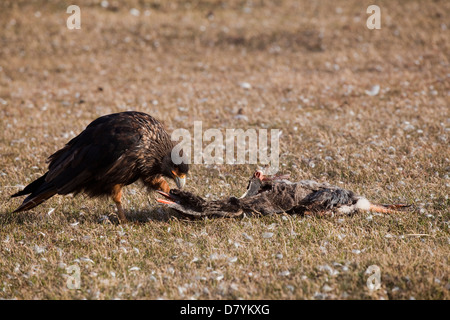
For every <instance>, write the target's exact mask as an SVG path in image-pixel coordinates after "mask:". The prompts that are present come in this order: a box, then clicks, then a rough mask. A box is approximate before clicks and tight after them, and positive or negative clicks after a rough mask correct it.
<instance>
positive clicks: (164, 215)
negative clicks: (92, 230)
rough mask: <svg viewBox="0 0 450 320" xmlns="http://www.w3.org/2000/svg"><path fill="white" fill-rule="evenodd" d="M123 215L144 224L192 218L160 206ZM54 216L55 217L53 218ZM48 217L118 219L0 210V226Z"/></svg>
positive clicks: (74, 213) (107, 214)
mask: <svg viewBox="0 0 450 320" xmlns="http://www.w3.org/2000/svg"><path fill="white" fill-rule="evenodd" d="M125 216H126V217H127V219H128V222H129V223H136V224H144V223H148V222H151V221H155V222H167V221H169V220H171V219H177V220H192V219H189V217H186V216H183V215H182V214H180V213H178V212H176V211H174V210H171V209H162V208H157V207H156V208H152V209H148V210H125ZM55 217H56V219H55ZM48 219H53V221H52V223H61V224H62V223H67V224H71V223H76V222H78V223H80V224H84V223H98V224H105V223H106V224H115V225H118V224H119V219H118V216H117V214H116V213H112V212H111V211H104V210H102V211H101V212H98V213H90V214H89V213H87V214H83V215H80V214H79V211H66V212H61V211H59V212H57V210H55V212H53V214H52V216H51V217H50V216H48V215H46V214H43V213H36V212H33V211H24V212H16V213H13V212H12V211H1V212H0V226H3V225H11V224H16V225H25V224H33V223H39V221H42V222H48Z"/></svg>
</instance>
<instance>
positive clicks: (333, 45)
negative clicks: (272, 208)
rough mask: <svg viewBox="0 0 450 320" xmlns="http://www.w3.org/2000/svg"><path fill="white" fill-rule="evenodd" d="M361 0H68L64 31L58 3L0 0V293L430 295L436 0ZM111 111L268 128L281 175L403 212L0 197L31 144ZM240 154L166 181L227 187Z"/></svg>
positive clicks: (237, 188)
mask: <svg viewBox="0 0 450 320" xmlns="http://www.w3.org/2000/svg"><path fill="white" fill-rule="evenodd" d="M373 2H376V3H375V4H377V5H379V6H380V8H381V29H380V30H369V29H368V28H367V27H366V20H367V18H368V17H369V14H367V13H366V9H367V7H368V6H369V5H371V4H374V3H373ZM373 2H371V1H359V0H350V1H344V0H339V1H294V0H279V1H265V0H252V1H245V0H233V1H219V0H199V1H197V0H193V1H181V0H179V1H163V0H155V1H147V0H139V1H138V0H134V1H133V0H129V1H115V0H114V1H113V0H110V1H109V2H106V1H103V2H101V1H100V0H86V1H77V4H78V5H79V6H80V8H81V29H80V30H69V29H68V28H67V27H66V19H67V18H68V17H69V15H70V14H68V13H66V9H67V7H68V6H69V5H70V4H73V3H72V2H71V1H56V0H53V1H44V0H38V1H14V0H9V1H1V2H0V128H1V130H0V155H1V157H0V298H4V299H449V297H450V293H449V290H450V279H449V271H450V267H449V256H450V250H449V248H450V233H449V217H450V214H449V208H450V200H449V193H450V192H449V191H450V148H449V143H450V112H449V111H450V85H449V84H450V68H449V63H450V61H449V57H450V36H449V28H450V25H449V21H450V20H449V12H450V2H449V1H446V0H440V1H439V0H435V1H420V0H417V1H416V0H412V1H400V0H398V1H373ZM102 4H103V5H102ZM133 9H134V10H133ZM242 83H248V84H250V86H242ZM377 85H378V86H380V90H379V93H378V94H376V95H370V94H368V92H369V93H370V90H371V88H373V86H377ZM125 110H138V111H143V112H147V113H149V114H151V115H153V116H155V117H156V118H158V119H160V120H161V121H162V122H164V124H165V125H166V126H167V128H168V130H169V131H172V130H174V129H177V128H186V129H188V130H192V129H193V122H194V121H202V122H203V129H207V128H216V129H220V130H223V131H224V130H226V129H227V128H241V129H244V130H245V129H248V128H255V129H260V128H268V129H270V128H279V129H281V130H282V133H281V136H280V163H281V165H280V172H281V173H290V174H291V177H292V178H293V179H297V180H298V179H315V180H320V181H328V182H330V183H332V184H336V185H339V186H343V187H346V188H348V189H351V190H354V191H356V192H358V193H361V194H364V195H365V196H367V197H368V198H369V199H371V200H373V201H374V202H378V203H410V204H412V205H413V207H412V210H410V211H409V212H406V213H403V214H401V215H376V214H359V215H354V216H349V217H347V216H344V217H328V218H314V217H302V216H283V215H280V216H270V217H260V218H258V217H252V218H250V217H246V218H243V219H205V220H188V219H185V218H183V217H181V216H179V215H175V214H174V213H173V212H171V211H170V210H169V209H167V208H164V207H163V206H162V205H160V204H159V203H157V202H156V201H155V200H154V199H155V196H156V195H155V194H153V193H148V192H147V191H146V189H145V188H144V187H143V186H142V185H139V184H133V185H130V186H128V187H127V188H126V189H125V194H124V197H125V202H124V205H125V208H126V212H127V216H128V217H129V218H130V220H133V221H134V222H133V223H129V224H126V225H115V224H112V223H110V222H109V220H108V219H104V218H105V216H111V215H113V214H114V213H115V211H116V208H115V206H114V204H113V202H111V201H110V200H107V199H89V198H87V197H85V196H77V197H71V196H66V197H63V196H55V197H53V198H52V199H50V200H49V201H47V202H45V203H44V204H42V205H41V206H39V207H37V208H35V209H33V210H31V211H28V212H22V213H19V214H12V213H11V211H13V210H14V209H15V208H16V207H17V206H18V205H19V204H20V202H21V201H20V199H10V198H9V196H10V195H11V194H12V193H14V192H17V191H18V190H19V189H20V188H21V187H23V186H24V185H26V184H27V183H29V182H30V181H31V180H32V179H35V178H37V177H39V176H40V175H42V174H43V173H44V172H45V171H46V163H45V160H46V158H47V157H48V156H49V155H50V154H52V153H53V152H55V151H56V150H58V149H59V148H61V147H62V146H64V144H65V143H66V142H68V141H69V140H70V139H71V138H72V137H74V136H75V135H76V134H78V133H79V132H81V130H83V129H84V128H85V127H86V125H87V124H89V123H90V122H91V121H92V120H94V119H95V118H97V117H99V116H101V115H105V114H108V113H113V112H119V111H125ZM237 114H242V115H245V116H246V117H247V118H245V117H236V115H237ZM256 168H257V165H202V164H196V165H192V166H191V173H190V175H189V177H188V181H187V185H186V188H187V190H190V191H192V192H195V193H197V194H199V195H201V196H208V197H211V198H220V197H224V196H229V195H234V196H238V195H240V194H242V193H243V192H244V190H245V187H246V183H247V179H248V178H249V176H250V175H251V174H252V172H253V171H254V170H255V169H256ZM73 265H76V266H79V268H80V275H81V285H80V288H79V289H69V288H68V287H67V285H66V284H67V283H66V282H67V280H68V279H69V278H68V276H69V275H72V274H71V273H70V272H69V271H68V270H67V268H68V267H70V266H73ZM371 265H376V266H378V267H379V270H380V280H381V288H380V289H378V290H373V291H371V290H369V289H368V287H367V284H366V282H367V279H368V277H369V276H370V274H368V273H366V270H367V269H368V268H369V266H371Z"/></svg>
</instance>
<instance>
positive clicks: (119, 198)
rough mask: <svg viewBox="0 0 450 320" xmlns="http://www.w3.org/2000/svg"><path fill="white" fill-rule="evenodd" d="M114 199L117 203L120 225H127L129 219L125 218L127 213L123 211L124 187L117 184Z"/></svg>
mask: <svg viewBox="0 0 450 320" xmlns="http://www.w3.org/2000/svg"><path fill="white" fill-rule="evenodd" d="M112 199H113V201H114V202H115V203H116V206H117V212H118V214H119V221H120V223H126V222H127V218H126V217H125V213H124V212H123V209H122V186H121V185H120V184H116V185H115V186H114V187H113V191H112Z"/></svg>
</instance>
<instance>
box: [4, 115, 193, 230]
mask: <svg viewBox="0 0 450 320" xmlns="http://www.w3.org/2000/svg"><path fill="white" fill-rule="evenodd" d="M173 147H174V143H173V141H171V139H170V136H169V134H168V133H167V131H166V130H165V129H164V126H163V125H162V124H161V123H160V122H159V121H158V120H156V119H155V118H153V117H152V116H150V115H148V114H145V113H142V112H135V111H128V112H120V113H114V114H110V115H106V116H102V117H100V118H98V119H96V120H94V121H93V122H92V123H91V124H89V125H88V126H87V127H86V129H85V130H84V131H83V132H81V133H80V134H79V135H78V136H76V137H75V138H73V139H72V140H70V141H69V143H67V144H66V145H65V147H64V148H62V149H61V150H58V151H57V152H55V153H54V154H53V155H51V156H50V157H49V158H48V160H47V162H48V163H49V166H48V171H47V172H46V173H45V174H44V175H43V176H42V177H40V178H39V179H37V180H35V181H33V182H32V183H30V184H29V185H28V186H26V187H25V188H24V189H23V190H22V191H19V192H17V193H16V194H13V195H12V196H11V197H18V196H22V195H28V196H27V197H26V198H25V200H24V201H23V203H22V204H21V205H20V207H18V208H17V209H16V210H15V211H14V212H19V211H25V210H29V209H32V208H34V207H36V206H37V205H39V204H41V203H42V202H44V201H45V200H47V199H49V198H50V197H52V196H54V195H55V194H62V195H65V194H69V193H74V194H78V193H80V192H84V193H86V194H87V195H88V196H91V197H99V196H111V197H112V199H113V201H114V202H115V203H116V205H117V210H118V214H119V219H120V221H121V222H126V217H125V214H124V212H123V209H122V205H121V197H122V188H123V187H124V186H126V185H129V184H131V183H133V182H135V181H137V180H139V179H140V180H142V181H143V183H144V185H146V186H147V187H148V188H149V189H152V190H162V191H164V192H169V190H170V188H169V185H168V183H167V181H166V180H165V179H164V177H167V178H171V179H173V180H175V182H176V184H177V186H178V188H182V187H183V186H184V184H185V181H186V174H187V173H188V171H189V166H188V165H187V164H186V163H185V162H181V163H180V164H175V163H174V161H172V157H171V152H172V149H173ZM175 162H178V161H175Z"/></svg>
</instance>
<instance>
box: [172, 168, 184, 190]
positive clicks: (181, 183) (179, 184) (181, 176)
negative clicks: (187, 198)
mask: <svg viewBox="0 0 450 320" xmlns="http://www.w3.org/2000/svg"><path fill="white" fill-rule="evenodd" d="M172 173H173V176H174V177H175V183H176V184H177V187H178V189H183V187H184V185H185V184H186V175H185V174H184V173H181V174H178V173H177V172H175V171H172Z"/></svg>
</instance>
